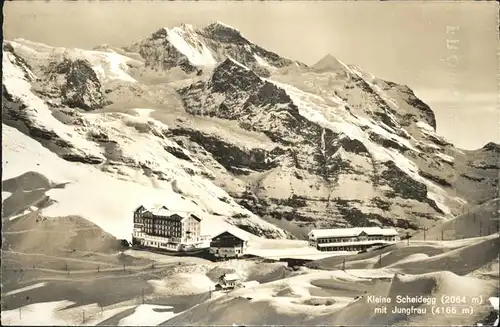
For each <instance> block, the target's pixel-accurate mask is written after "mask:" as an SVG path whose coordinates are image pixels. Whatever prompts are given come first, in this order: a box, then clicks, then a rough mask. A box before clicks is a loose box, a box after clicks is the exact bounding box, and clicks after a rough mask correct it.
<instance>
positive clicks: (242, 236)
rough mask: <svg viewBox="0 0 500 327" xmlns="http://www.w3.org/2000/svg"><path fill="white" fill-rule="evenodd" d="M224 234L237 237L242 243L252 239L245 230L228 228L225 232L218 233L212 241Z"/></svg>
mask: <svg viewBox="0 0 500 327" xmlns="http://www.w3.org/2000/svg"><path fill="white" fill-rule="evenodd" d="M224 233H228V234H231V235H233V236H234V237H237V238H239V239H240V240H242V241H248V240H249V239H250V237H249V236H248V235H246V234H245V232H244V231H243V230H241V229H239V228H236V227H235V228H228V229H226V230H224V231H223V232H220V233H217V235H215V236H213V237H212V239H214V238H216V237H219V236H221V235H222V234H224Z"/></svg>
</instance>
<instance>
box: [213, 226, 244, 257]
mask: <svg viewBox="0 0 500 327" xmlns="http://www.w3.org/2000/svg"><path fill="white" fill-rule="evenodd" d="M247 247H248V236H246V235H245V234H244V233H242V232H239V231H237V230H230V231H229V230H226V231H224V232H222V233H220V234H218V235H216V236H214V237H212V241H211V242H210V254H212V255H213V256H215V257H217V258H237V257H240V256H242V255H244V254H245V252H246V250H247Z"/></svg>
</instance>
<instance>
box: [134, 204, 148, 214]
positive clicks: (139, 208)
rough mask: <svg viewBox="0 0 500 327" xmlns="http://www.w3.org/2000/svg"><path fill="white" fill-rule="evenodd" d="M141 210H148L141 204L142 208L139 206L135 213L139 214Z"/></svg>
mask: <svg viewBox="0 0 500 327" xmlns="http://www.w3.org/2000/svg"><path fill="white" fill-rule="evenodd" d="M141 209H144V210H147V209H146V207H145V206H143V205H142V204H141V205H140V206H138V207H137V208H135V210H134V212H138V211H140V210H141Z"/></svg>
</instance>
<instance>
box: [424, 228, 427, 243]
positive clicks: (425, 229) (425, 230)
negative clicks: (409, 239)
mask: <svg viewBox="0 0 500 327" xmlns="http://www.w3.org/2000/svg"><path fill="white" fill-rule="evenodd" d="M426 232H427V227H424V241H425V237H426Z"/></svg>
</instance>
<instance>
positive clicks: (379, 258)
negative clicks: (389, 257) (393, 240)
mask: <svg viewBox="0 0 500 327" xmlns="http://www.w3.org/2000/svg"><path fill="white" fill-rule="evenodd" d="M378 263H379V266H380V268H382V253H380V254H379V255H378Z"/></svg>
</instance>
